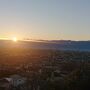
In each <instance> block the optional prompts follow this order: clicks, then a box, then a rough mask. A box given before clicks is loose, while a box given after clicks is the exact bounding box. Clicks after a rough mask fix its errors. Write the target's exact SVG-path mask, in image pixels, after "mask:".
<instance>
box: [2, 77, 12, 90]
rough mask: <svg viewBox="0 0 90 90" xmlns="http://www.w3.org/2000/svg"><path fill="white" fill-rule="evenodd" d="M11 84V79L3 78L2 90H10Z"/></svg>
mask: <svg viewBox="0 0 90 90" xmlns="http://www.w3.org/2000/svg"><path fill="white" fill-rule="evenodd" d="M10 87H11V84H10V79H8V78H3V79H0V90H10Z"/></svg>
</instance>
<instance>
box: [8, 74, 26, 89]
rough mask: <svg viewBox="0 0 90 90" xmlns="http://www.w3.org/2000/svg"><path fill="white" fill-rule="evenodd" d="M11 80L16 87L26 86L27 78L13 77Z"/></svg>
mask: <svg viewBox="0 0 90 90" xmlns="http://www.w3.org/2000/svg"><path fill="white" fill-rule="evenodd" d="M10 79H11V81H10V83H11V85H12V86H14V87H18V86H19V85H23V84H25V83H26V80H27V79H26V78H25V77H22V76H20V75H12V76H10Z"/></svg>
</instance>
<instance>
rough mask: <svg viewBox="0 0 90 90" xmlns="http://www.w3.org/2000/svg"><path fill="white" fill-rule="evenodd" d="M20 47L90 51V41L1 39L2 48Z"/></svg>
mask: <svg viewBox="0 0 90 90" xmlns="http://www.w3.org/2000/svg"><path fill="white" fill-rule="evenodd" d="M3 47H4V48H5V47H10V48H13V47H16V48H17V47H20V48H33V49H55V50H72V51H73V50H74V51H90V41H70V40H51V41H49V40H48V41H47V40H41V41H40V40H37V41H18V42H12V41H10V40H0V48H3Z"/></svg>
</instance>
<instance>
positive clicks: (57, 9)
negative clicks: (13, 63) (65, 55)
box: [0, 0, 90, 40]
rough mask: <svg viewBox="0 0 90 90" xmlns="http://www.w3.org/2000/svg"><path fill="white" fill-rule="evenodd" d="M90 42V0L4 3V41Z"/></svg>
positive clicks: (0, 5) (0, 0) (0, 22)
mask: <svg viewBox="0 0 90 90" xmlns="http://www.w3.org/2000/svg"><path fill="white" fill-rule="evenodd" d="M14 36H15V37H17V38H19V39H26V38H29V39H44V40H90V0H0V38H8V39H9V38H11V37H14Z"/></svg>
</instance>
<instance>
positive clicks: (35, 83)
mask: <svg viewBox="0 0 90 90" xmlns="http://www.w3.org/2000/svg"><path fill="white" fill-rule="evenodd" d="M1 52H2V53H1ZM89 82H90V52H79V51H59V50H43V49H40V50H39V49H19V48H15V49H14V48H13V49H11V48H8V49H1V51H0V90H85V88H87V89H86V90H89V89H90V86H89ZM82 85H83V86H82ZM88 88H89V89H88Z"/></svg>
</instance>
